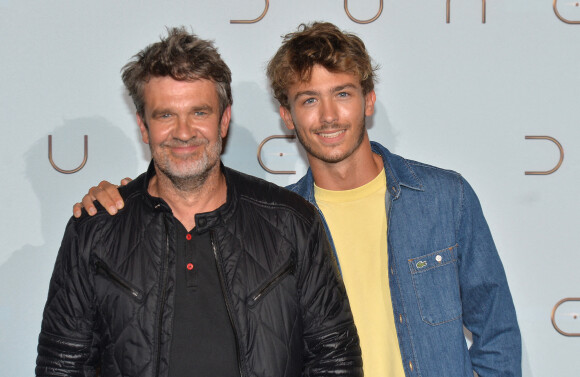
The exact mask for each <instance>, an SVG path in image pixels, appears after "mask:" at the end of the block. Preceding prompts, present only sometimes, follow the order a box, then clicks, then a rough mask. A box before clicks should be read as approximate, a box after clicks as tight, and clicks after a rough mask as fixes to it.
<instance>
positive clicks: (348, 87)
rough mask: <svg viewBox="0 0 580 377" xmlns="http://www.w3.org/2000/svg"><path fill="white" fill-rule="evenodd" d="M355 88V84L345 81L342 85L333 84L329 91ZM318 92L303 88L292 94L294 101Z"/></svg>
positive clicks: (334, 91)
mask: <svg viewBox="0 0 580 377" xmlns="http://www.w3.org/2000/svg"><path fill="white" fill-rule="evenodd" d="M356 88H357V86H356V85H355V84H352V83H347V84H344V85H339V86H335V87H334V88H331V89H330V92H331V93H336V92H341V91H343V90H345V89H356ZM319 94H320V92H318V91H316V90H303V91H300V92H298V93H296V94H295V95H294V101H296V100H297V99H298V98H300V97H303V96H316V95H319Z"/></svg>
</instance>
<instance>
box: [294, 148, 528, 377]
mask: <svg viewBox="0 0 580 377" xmlns="http://www.w3.org/2000/svg"><path fill="white" fill-rule="evenodd" d="M371 145H372V150H373V152H375V153H377V154H379V155H380V156H381V157H382V158H383V161H384V165H385V173H386V176H387V184H388V189H387V197H386V198H385V199H386V200H385V202H386V211H387V218H388V231H387V242H388V253H389V284H390V290H391V298H392V303H393V312H394V315H395V325H396V328H397V336H398V338H399V348H400V351H401V356H402V360H403V367H404V369H405V374H406V376H407V377H411V376H421V377H473V371H474V370H475V371H476V372H477V373H478V374H479V375H480V376H481V377H488V376H502V377H508V376H521V339H520V331H519V328H518V324H517V319H516V313H515V309H514V305H513V302H512V298H511V294H510V291H509V288H508V284H507V281H506V277H505V272H504V269H503V266H502V263H501V261H500V258H499V255H498V253H497V250H496V248H495V245H494V243H493V239H492V237H491V233H490V231H489V228H488V226H487V223H486V221H485V218H484V217H483V213H482V211H481V207H480V204H479V201H478V199H477V196H476V195H475V193H474V192H473V189H472V188H471V187H470V186H469V184H468V183H467V181H465V179H463V177H462V176H461V175H459V174H457V173H455V172H453V171H449V170H443V169H439V168H436V167H433V166H429V165H425V164H422V163H419V162H416V161H410V160H406V159H404V158H402V157H400V156H397V155H394V154H392V153H390V152H389V151H388V150H387V149H386V148H384V147H383V146H381V145H380V144H378V143H374V142H372V143H371ZM288 188H289V189H290V190H292V191H294V192H296V193H298V194H300V195H302V196H303V197H304V198H306V199H307V200H308V201H310V202H311V203H312V204H314V205H315V206H316V201H315V199H314V181H313V177H312V172H311V171H310V170H308V173H307V174H306V176H304V177H303V178H302V179H300V181H298V182H297V183H295V184H293V185H291V186H289V187H288ZM317 207H318V206H317ZM319 212H320V210H319ZM321 216H322V217H323V219H324V216H323V215H322V213H321ZM325 225H326V221H325ZM326 232H327V234H328V236H329V239H330V242H331V243H332V245H333V248H334V243H333V241H332V237H331V235H330V232H329V229H328V226H326ZM339 264H340V261H339ZM464 325H465V327H466V328H467V329H469V330H470V331H471V332H472V336H473V344H472V346H471V347H470V348H469V350H468V348H467V344H466V341H465V337H464V332H463V326H464Z"/></svg>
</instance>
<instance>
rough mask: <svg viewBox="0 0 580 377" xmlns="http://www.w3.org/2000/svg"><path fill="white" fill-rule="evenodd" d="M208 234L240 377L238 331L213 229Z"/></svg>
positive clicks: (240, 364) (242, 374) (241, 373)
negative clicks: (233, 341) (227, 293)
mask: <svg viewBox="0 0 580 377" xmlns="http://www.w3.org/2000/svg"><path fill="white" fill-rule="evenodd" d="M209 236H210V239H211V247H212V249H213V255H214V258H215V267H216V269H217V272H218V276H219V278H220V286H221V289H222V295H223V297H224V302H225V304H226V310H227V312H228V318H229V319H230V325H231V326H232V330H233V331H234V340H235V341H236V356H237V359H238V370H239V371H240V377H243V376H244V371H243V370H242V362H241V357H240V344H239V341H238V333H237V331H236V326H235V324H234V319H233V317H232V310H231V307H230V304H229V301H228V298H227V296H226V290H225V282H224V277H223V273H222V270H221V268H220V263H219V257H218V253H217V247H216V245H215V241H214V234H213V230H210V232H209Z"/></svg>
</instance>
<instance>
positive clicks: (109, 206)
mask: <svg viewBox="0 0 580 377" xmlns="http://www.w3.org/2000/svg"><path fill="white" fill-rule="evenodd" d="M131 181H132V179H131V178H128V177H127V178H124V179H122V180H121V186H125V185H126V184H127V183H129V182H131ZM95 200H96V201H98V202H99V203H100V204H101V205H102V206H103V207H104V208H105V209H106V210H107V212H109V214H111V215H115V214H116V213H117V211H118V210H120V209H121V208H123V206H124V205H125V203H124V202H123V198H121V194H119V186H117V185H114V184H112V183H110V182H107V181H102V182H101V183H99V184H98V185H97V186H93V187H91V189H90V190H89V192H88V193H87V194H86V195H85V196H84V197H83V200H82V202H81V203H75V205H74V206H73V215H74V217H77V218H78V217H81V213H82V209H83V208H84V209H85V210H86V211H87V213H88V214H89V215H91V216H93V215H94V214H96V213H97V208H96V207H95V205H94V204H93V202H94V201H95Z"/></svg>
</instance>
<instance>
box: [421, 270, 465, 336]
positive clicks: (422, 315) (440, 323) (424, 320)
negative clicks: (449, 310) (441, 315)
mask: <svg viewBox="0 0 580 377" xmlns="http://www.w3.org/2000/svg"><path fill="white" fill-rule="evenodd" d="M456 266H457V264H456ZM455 272H456V273H455V278H456V280H457V279H459V277H458V275H459V272H458V271H457V267H456V268H455ZM411 280H412V281H413V290H414V291H415V298H416V299H417V300H416V301H417V306H418V307H419V312H420V314H421V320H422V321H423V322H425V323H426V324H428V325H430V326H438V325H442V324H445V323H448V322H453V321H456V320H458V319H459V318H461V313H459V314H458V315H457V316H456V317H453V318H451V319H448V320H445V321H441V322H430V321H428V320H427V319H426V318H425V315H424V314H423V312H424V310H423V307H422V305H421V300H419V294H418V292H419V289H418V288H417V283H416V279H415V274H412V275H411ZM457 284H458V285H459V281H457ZM459 301H461V297H459Z"/></svg>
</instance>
